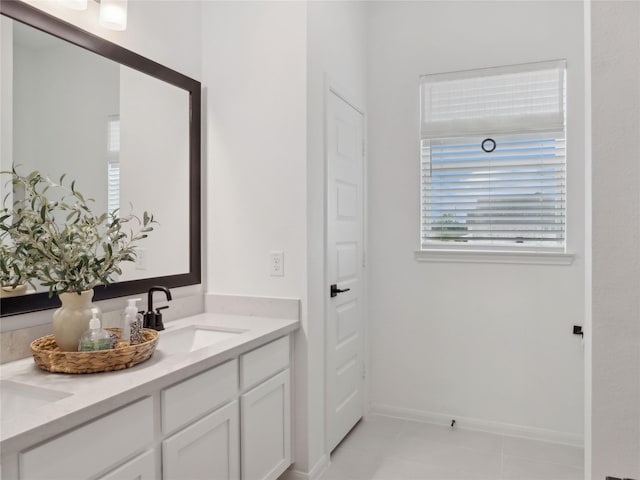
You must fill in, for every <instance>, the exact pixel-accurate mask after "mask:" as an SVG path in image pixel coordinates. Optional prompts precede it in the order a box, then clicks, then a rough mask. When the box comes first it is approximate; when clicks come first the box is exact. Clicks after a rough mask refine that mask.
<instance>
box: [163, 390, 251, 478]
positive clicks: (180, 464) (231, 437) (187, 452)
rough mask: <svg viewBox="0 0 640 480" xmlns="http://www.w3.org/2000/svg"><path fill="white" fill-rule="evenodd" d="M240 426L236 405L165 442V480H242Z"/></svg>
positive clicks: (222, 409) (230, 405)
mask: <svg viewBox="0 0 640 480" xmlns="http://www.w3.org/2000/svg"><path fill="white" fill-rule="evenodd" d="M238 423H239V422H238V402H237V401H234V402H231V403H230V404H229V405H227V406H225V407H222V408H220V409H219V410H216V411H215V412H213V413H210V414H209V415H207V416H206V417H204V418H202V419H201V420H198V421H197V422H195V423H194V424H192V425H190V426H188V427H186V428H184V429H182V430H180V431H179V432H178V433H176V434H175V435H173V436H171V437H169V438H168V439H166V440H165V441H164V442H162V478H163V480H205V479H206V480H238V479H239V478H240V472H239V467H240V465H239V464H240V462H239V448H240V444H239V439H238V433H239V432H238V429H239V427H238Z"/></svg>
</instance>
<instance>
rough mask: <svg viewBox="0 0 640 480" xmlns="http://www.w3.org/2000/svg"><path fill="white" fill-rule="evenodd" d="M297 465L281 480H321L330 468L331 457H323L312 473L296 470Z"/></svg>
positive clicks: (283, 475) (284, 474) (285, 473)
mask: <svg viewBox="0 0 640 480" xmlns="http://www.w3.org/2000/svg"><path fill="white" fill-rule="evenodd" d="M295 466H296V465H295V463H294V464H293V466H292V467H291V469H289V470H287V471H286V472H284V473H283V474H282V476H280V478H279V480H320V479H321V478H322V477H323V476H324V473H325V472H326V471H327V468H329V455H323V456H322V458H321V459H320V460H318V461H317V462H316V464H315V465H314V466H313V468H312V469H311V471H310V472H303V471H302V470H296V468H295Z"/></svg>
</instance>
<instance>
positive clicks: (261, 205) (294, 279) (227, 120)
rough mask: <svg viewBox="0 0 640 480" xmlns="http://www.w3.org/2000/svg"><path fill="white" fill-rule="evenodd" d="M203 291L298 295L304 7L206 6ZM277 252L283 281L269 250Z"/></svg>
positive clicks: (301, 279) (302, 270)
mask: <svg viewBox="0 0 640 480" xmlns="http://www.w3.org/2000/svg"><path fill="white" fill-rule="evenodd" d="M202 9H203V10H202V25H203V52H202V53H203V56H202V71H203V77H204V83H205V85H206V88H207V91H206V97H207V104H206V110H205V112H206V123H207V125H206V128H207V135H206V138H207V139H206V142H207V158H206V162H207V171H208V172H207V173H208V176H207V185H208V191H207V197H208V198H207V218H208V220H209V228H208V231H207V236H208V239H207V249H208V250H207V254H208V262H207V271H208V275H207V277H208V279H209V282H208V288H207V290H208V291H209V292H216V293H223V294H234V293H242V294H248V295H258V296H275V297H287V296H288V297H295V298H303V297H304V291H305V278H306V277H305V275H306V266H305V258H306V257H305V255H306V248H305V218H306V215H305V195H306V186H305V156H306V151H305V146H306V130H305V115H306V107H305V94H306V87H305V58H306V57H305V46H306V42H305V32H306V31H305V23H306V22H305V15H306V6H305V5H304V4H303V3H295V2H294V3H287V2H205V3H204V4H203V7H202ZM272 250H281V251H283V252H284V277H271V276H270V275H269V252H270V251H272Z"/></svg>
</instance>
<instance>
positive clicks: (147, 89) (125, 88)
mask: <svg viewBox="0 0 640 480" xmlns="http://www.w3.org/2000/svg"><path fill="white" fill-rule="evenodd" d="M118 70H119V72H120V75H119V82H120V131H121V140H120V209H121V214H122V215H127V214H128V213H129V211H130V209H131V208H130V205H133V211H134V213H135V214H136V215H138V216H139V217H141V216H142V214H143V212H149V213H151V214H153V215H155V219H156V221H157V222H158V223H156V224H154V225H153V232H151V233H150V234H149V238H148V239H147V240H144V241H142V242H140V243H139V248H138V260H137V261H136V262H135V263H132V262H127V263H125V264H123V269H122V275H121V278H122V279H125V280H135V279H138V278H149V277H159V276H163V275H172V274H175V273H176V272H180V273H185V272H188V271H189V214H188V212H189V92H187V91H185V90H182V89H180V88H176V87H174V86H173V85H170V84H168V83H166V82H162V81H160V80H158V79H156V78H153V77H151V76H149V75H145V74H142V73H140V72H138V71H136V70H133V69H131V68H128V67H125V66H122V65H121V66H120V68H119V69H118ZM167 172H171V174H170V175H167ZM136 228H137V226H136ZM143 258H144V260H143V261H141V260H142V259H143Z"/></svg>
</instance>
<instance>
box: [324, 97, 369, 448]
mask: <svg viewBox="0 0 640 480" xmlns="http://www.w3.org/2000/svg"><path fill="white" fill-rule="evenodd" d="M363 126H364V119H363V116H362V114H361V113H360V112H359V111H358V110H356V109H355V108H353V107H352V106H351V105H349V104H348V103H347V102H345V101H344V100H343V99H342V98H340V97H339V96H338V95H336V94H335V93H333V92H330V93H329V97H328V104H327V162H328V165H327V173H328V175H327V180H328V185H327V278H328V280H329V283H330V284H337V288H338V289H340V290H346V289H348V291H344V292H342V293H339V294H338V295H336V296H335V297H330V296H329V293H328V291H329V290H328V288H327V309H326V312H327V318H326V348H327V350H326V366H327V368H326V383H327V385H326V387H327V389H326V390H327V435H328V438H327V441H328V447H329V450H333V449H334V448H335V446H336V445H337V444H338V443H339V442H340V441H341V440H342V438H344V436H345V435H346V434H347V433H348V432H349V430H351V428H352V427H353V426H354V425H355V424H356V423H357V422H358V420H359V419H360V418H361V417H362V415H363V413H364V404H363V402H364V396H363V372H364V367H363V365H364V363H363V351H364V345H363V334H362V332H363V318H362V316H363V309H362V279H363V266H362V259H363V239H364V231H363V228H364V221H363V218H364V156H363V148H362V145H363V143H362V142H363V130H364V129H363ZM327 287H329V286H328V285H327Z"/></svg>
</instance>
